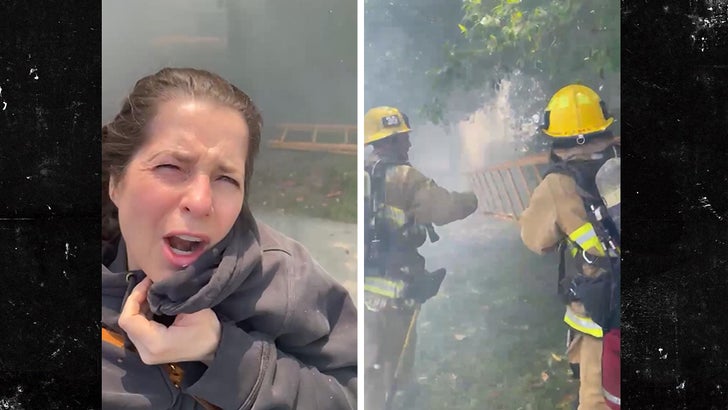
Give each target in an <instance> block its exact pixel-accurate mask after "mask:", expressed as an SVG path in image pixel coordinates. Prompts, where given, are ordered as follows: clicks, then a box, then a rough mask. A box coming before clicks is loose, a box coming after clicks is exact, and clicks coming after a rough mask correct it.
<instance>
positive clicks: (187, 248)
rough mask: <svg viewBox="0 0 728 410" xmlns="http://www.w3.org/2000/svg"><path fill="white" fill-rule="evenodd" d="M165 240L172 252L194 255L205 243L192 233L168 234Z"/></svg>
mask: <svg viewBox="0 0 728 410" xmlns="http://www.w3.org/2000/svg"><path fill="white" fill-rule="evenodd" d="M165 240H166V241H167V244H168V245H169V248H170V249H171V250H172V253H174V254H176V255H182V256H186V255H192V254H193V253H195V252H196V251H198V250H200V249H201V248H202V247H203V246H204V245H205V241H204V240H203V239H201V238H197V237H194V236H190V235H174V236H168V237H166V238H165Z"/></svg>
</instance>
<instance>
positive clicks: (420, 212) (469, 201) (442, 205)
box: [405, 167, 478, 225]
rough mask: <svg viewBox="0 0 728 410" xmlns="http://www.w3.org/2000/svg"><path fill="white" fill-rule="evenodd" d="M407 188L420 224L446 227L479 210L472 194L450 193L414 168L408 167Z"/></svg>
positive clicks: (413, 212) (417, 221)
mask: <svg viewBox="0 0 728 410" xmlns="http://www.w3.org/2000/svg"><path fill="white" fill-rule="evenodd" d="M405 186H406V187H407V188H406V189H407V190H408V191H409V192H408V193H411V196H410V198H413V199H412V204H411V205H412V206H411V207H410V209H411V211H412V215H413V216H414V218H415V222H416V223H419V224H427V223H433V224H435V225H445V224H448V223H450V222H453V221H457V220H459V219H464V218H465V217H467V216H468V215H470V214H472V213H473V212H475V210H476V209H477V208H478V199H477V198H476V197H475V194H473V193H472V192H450V191H448V190H446V189H445V188H442V187H441V186H439V185H437V184H436V183H435V181H433V180H432V179H431V178H427V177H426V176H424V175H423V174H422V173H421V172H420V171H418V170H416V169H415V168H412V167H408V171H407V177H406V184H405Z"/></svg>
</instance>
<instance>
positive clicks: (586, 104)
mask: <svg viewBox="0 0 728 410" xmlns="http://www.w3.org/2000/svg"><path fill="white" fill-rule="evenodd" d="M613 121H614V118H612V117H611V116H610V115H609V113H608V112H607V109H606V105H605V104H604V102H603V101H602V100H601V99H600V97H599V95H597V93H596V92H595V91H594V90H592V89H590V88H588V87H586V86H583V85H578V84H571V85H567V86H565V87H563V88H562V89H560V90H559V91H557V92H556V93H555V94H554V95H553V97H552V98H551V100H550V101H549V103H548V105H547V106H546V109H545V110H544V118H543V124H542V128H541V129H542V131H543V133H544V134H546V136H548V137H550V139H551V151H550V154H549V157H550V160H551V166H550V168H549V170H548V171H547V172H546V175H545V176H544V178H543V180H542V181H541V183H540V184H539V185H538V187H537V188H536V189H535V190H534V192H533V195H532V196H531V200H530V203H529V206H528V209H526V210H525V211H524V212H523V214H522V216H521V219H520V224H521V239H522V240H523V243H524V244H525V245H526V247H528V248H529V249H530V250H531V251H533V252H536V253H538V254H544V253H547V252H550V251H558V252H559V253H560V262H559V290H560V292H559V293H560V294H561V295H562V296H563V299H564V302H565V304H566V314H565V315H564V322H566V324H567V325H568V329H569V336H567V355H568V358H569V363H570V364H571V365H572V369H573V371H574V376H575V377H576V378H578V379H579V380H580V386H579V395H578V399H577V401H578V409H579V410H600V409H605V410H606V409H607V408H608V407H607V403H606V402H605V396H606V397H608V398H609V399H611V400H613V399H616V400H617V401H618V400H619V398H618V392H616V393H617V396H614V395H611V397H610V395H609V394H611V392H604V391H603V385H602V383H603V380H602V338H603V336H604V335H605V334H606V333H607V332H608V331H610V330H612V329H613V328H615V327H616V328H617V329H618V323H617V322H616V320H615V312H618V310H619V307H618V306H616V307H615V303H617V302H615V300H618V293H617V294H614V292H615V284H618V283H619V282H618V280H619V278H618V260H619V258H618V251H619V250H618V245H616V244H615V242H617V240H616V239H615V238H616V237H617V235H618V234H614V229H613V228H614V223H612V225H610V218H609V212H607V211H606V210H605V208H604V207H603V206H600V204H602V200H601V198H600V196H601V194H600V193H599V192H598V190H597V186H596V183H595V177H596V174H597V172H598V170H599V169H600V168H601V167H602V166H603V165H604V164H605V163H606V162H607V161H608V160H610V159H613V158H619V155H620V154H619V153H620V149H619V148H620V139H619V137H616V136H614V135H613V134H612V132H611V131H610V130H609V126H610V125H611V124H612V123H613ZM617 178H618V174H617ZM616 183H617V186H618V184H619V181H618V180H617V181H616ZM615 275H616V276H615ZM618 290H619V287H618V286H616V292H618ZM610 377H611V376H610ZM616 377H618V375H617V376H616ZM607 384H608V383H606V381H605V384H604V386H607ZM617 385H618V382H617ZM610 405H611V403H610Z"/></svg>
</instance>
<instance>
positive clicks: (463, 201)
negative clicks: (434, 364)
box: [364, 107, 478, 410]
mask: <svg viewBox="0 0 728 410" xmlns="http://www.w3.org/2000/svg"><path fill="white" fill-rule="evenodd" d="M410 132H411V129H410V124H409V120H408V118H407V116H406V115H404V114H403V113H401V112H400V111H399V110H398V109H396V108H392V107H376V108H372V109H371V110H369V111H368V112H367V113H366V116H365V118H364V138H365V141H364V143H365V145H371V146H372V152H371V154H370V155H369V156H368V157H367V159H366V161H365V167H366V171H367V174H366V176H367V178H368V183H367V186H368V188H367V190H368V191H369V193H368V194H367V198H366V203H367V206H366V207H365V208H366V211H365V219H366V225H365V226H366V228H365V237H366V238H365V241H366V247H365V262H364V264H365V286H364V291H365V292H364V293H365V306H366V309H365V333H364V335H365V336H364V337H365V362H366V380H367V382H366V392H365V407H366V408H367V410H378V409H381V408H384V407H385V406H388V405H389V404H391V400H392V398H393V397H394V394H395V393H396V390H397V387H405V386H407V385H408V384H411V383H412V368H413V365H414V350H415V343H416V318H417V313H418V312H419V306H420V305H421V304H422V303H424V302H425V301H426V300H428V299H429V298H431V297H432V296H434V295H435V294H436V293H437V291H438V290H439V287H440V284H441V282H442V280H443V279H444V276H445V270H444V269H439V270H436V271H434V272H428V271H427V270H425V259H424V258H423V257H422V255H420V254H419V253H418V252H417V248H418V247H420V246H421V245H423V244H424V243H425V241H426V240H427V238H428V237H429V239H430V241H432V242H435V241H437V239H438V236H437V234H436V233H435V231H434V228H433V224H434V225H444V224H447V223H450V222H453V221H456V220H460V219H463V218H465V217H467V216H468V215H470V214H472V213H473V212H475V209H476V208H477V205H478V201H477V199H476V197H475V195H474V194H473V193H472V192H467V193H458V192H449V191H447V190H446V189H444V188H442V187H440V186H438V185H437V184H436V183H435V181H433V180H432V179H430V178H428V177H426V176H425V175H423V174H422V173H421V172H420V171H418V170H417V169H416V168H414V167H413V166H412V165H411V164H410V163H409V157H408V152H409V148H410V146H411V144H410Z"/></svg>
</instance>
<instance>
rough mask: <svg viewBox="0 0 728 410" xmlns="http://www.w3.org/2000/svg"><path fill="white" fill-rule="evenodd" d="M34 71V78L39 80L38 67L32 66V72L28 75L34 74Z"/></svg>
mask: <svg viewBox="0 0 728 410" xmlns="http://www.w3.org/2000/svg"><path fill="white" fill-rule="evenodd" d="M33 73H35V77H33V78H34V79H36V80H37V79H38V69H37V68H31V69H30V72H29V73H28V75H33Z"/></svg>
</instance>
